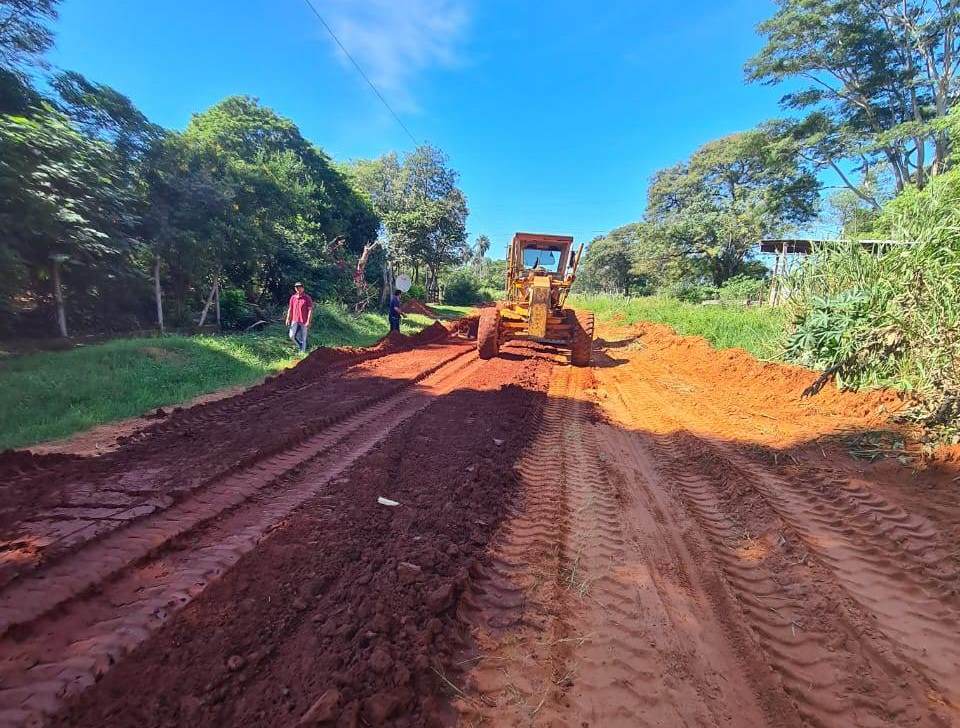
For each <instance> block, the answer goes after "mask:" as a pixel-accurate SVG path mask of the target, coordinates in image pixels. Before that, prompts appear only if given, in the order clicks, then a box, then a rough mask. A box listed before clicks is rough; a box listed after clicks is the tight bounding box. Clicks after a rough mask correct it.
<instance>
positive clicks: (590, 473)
mask: <svg viewBox="0 0 960 728" xmlns="http://www.w3.org/2000/svg"><path fill="white" fill-rule="evenodd" d="M598 359H599V360H600V362H601V363H602V364H605V365H606V366H601V367H598V368H597V369H595V371H594V376H595V378H596V381H594V380H593V379H591V376H590V375H588V374H585V373H578V372H571V371H569V370H567V371H563V370H561V369H558V370H557V379H556V380H555V382H554V383H553V385H552V386H551V390H550V399H549V401H548V404H547V407H546V409H545V413H544V421H543V428H542V432H541V436H540V437H539V438H538V440H537V442H536V443H535V444H534V445H533V446H531V448H529V450H528V453H527V455H526V456H525V457H524V459H523V460H522V462H521V464H520V467H519V472H520V474H521V476H522V482H523V484H524V490H523V493H524V502H523V505H522V506H519V507H518V508H517V510H516V512H515V513H514V517H513V518H512V519H511V521H510V522H509V523H508V524H506V525H505V527H504V528H503V529H502V530H501V532H500V534H499V535H498V537H497V539H496V540H495V544H496V546H495V550H494V554H495V556H496V558H497V562H496V568H494V569H490V570H487V571H485V572H484V573H483V574H482V575H480V576H482V578H481V579H478V580H477V581H476V583H475V585H474V587H473V589H472V591H471V592H470V593H469V594H468V595H467V597H465V599H464V602H463V605H462V608H461V610H462V613H463V615H464V617H465V618H466V619H467V620H468V621H469V622H470V623H472V624H473V632H474V637H475V646H474V651H473V653H472V654H470V655H467V656H465V658H464V659H465V660H468V661H469V664H474V665H476V667H474V668H473V670H472V672H471V674H470V675H469V676H468V680H467V687H468V689H467V691H466V698H465V699H463V700H461V701H460V702H459V703H458V708H459V709H460V712H461V715H462V717H463V719H464V721H465V723H466V724H468V725H470V724H476V725H530V724H533V725H571V726H578V725H583V724H590V725H604V726H606V725H688V724H690V725H693V724H695V725H734V726H744V727H746V726H758V725H769V726H791V725H795V726H806V725H809V726H825V727H826V726H830V727H833V726H836V727H838V728H839V727H840V726H901V725H928V726H945V725H953V724H954V723H955V722H956V721H957V719H958V714H957V711H956V708H955V706H956V692H955V691H956V689H957V685H958V682H957V679H956V675H957V674H960V664H958V662H957V652H956V650H957V647H958V641H957V640H956V638H955V636H956V634H957V630H956V624H957V622H956V611H955V609H956V607H955V599H956V572H955V569H954V563H953V562H952V561H951V559H950V554H949V551H948V550H947V549H946V547H945V544H944V539H943V535H942V533H938V532H937V531H936V529H935V528H934V526H933V525H932V524H931V523H929V522H928V521H926V520H925V519H924V518H922V517H920V516H918V515H916V514H912V513H908V512H907V511H905V510H904V509H903V508H901V507H899V506H897V505H895V504H892V503H890V502H888V501H886V500H885V499H884V498H882V497H881V496H879V495H877V494H876V493H875V492H873V491H872V490H871V489H870V487H869V484H867V483H863V482H861V483H858V482H855V481H851V480H850V479H849V478H846V477H843V476H842V475H841V473H839V472H838V473H836V474H834V475H830V474H829V471H827V472H826V473H825V472H824V470H823V469H821V470H820V471H818V472H817V474H816V475H814V476H811V478H801V479H797V478H796V477H795V476H790V475H787V474H786V471H785V469H784V468H778V467H776V466H775V465H774V462H775V458H769V460H770V462H769V464H768V461H767V460H768V457H769V456H767V455H766V454H765V453H764V451H763V450H762V449H759V448H756V447H753V446H751V445H747V446H743V445H741V444H740V443H731V442H728V441H726V440H723V439H722V438H721V437H718V436H716V435H713V436H711V435H709V434H708V433H710V432H724V431H729V430H730V429H731V423H735V422H736V421H737V419H738V417H739V416H740V413H739V412H733V413H731V412H730V411H729V409H728V407H725V406H723V407H722V406H718V405H716V404H714V403H713V402H712V401H711V397H710V396H709V394H708V393H707V394H704V395H703V396H702V397H698V398H697V399H696V400H692V399H690V400H688V399H687V398H685V397H681V396H679V395H678V392H683V393H684V394H686V393H688V392H689V391H693V388H694V386H695V385H694V384H691V386H690V387H687V386H686V385H685V384H684V382H683V381H682V380H679V379H678V378H677V373H676V372H675V371H672V370H670V369H669V368H667V367H666V366H665V367H664V368H658V367H657V366H656V365H653V366H651V365H650V362H648V361H644V366H643V367H640V366H616V365H615V364H616V363H618V362H616V361H615V360H613V359H612V357H605V356H603V355H602V354H601V355H600V356H599V357H598ZM624 361H627V362H629V361H630V360H629V359H628V360H620V362H619V363H621V364H622V363H624ZM694 368H695V367H694ZM680 402H682V403H683V404H678V403H680ZM754 406H755V405H754ZM731 414H732V416H731ZM753 416H754V417H756V418H759V417H765V415H763V414H760V415H756V414H755V413H754V415H753ZM722 417H727V418H728V420H729V421H728V422H725V423H723V424H724V427H721V426H719V423H718V422H716V420H717V419H718V418H722ZM761 421H762V420H761ZM733 428H734V429H735V428H736V425H735V424H733ZM692 430H696V431H697V432H700V431H702V432H703V434H696V433H695V432H694V431H692ZM757 453H760V455H758V454H757ZM951 635H953V637H951Z"/></svg>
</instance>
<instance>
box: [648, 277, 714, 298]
mask: <svg viewBox="0 0 960 728" xmlns="http://www.w3.org/2000/svg"><path fill="white" fill-rule="evenodd" d="M657 293H658V295H660V296H666V297H667V298H675V299H677V300H678V301H683V302H685V303H703V302H704V301H710V300H713V299H715V298H716V297H717V289H716V288H715V287H714V286H708V285H704V284H701V283H693V282H691V281H679V282H677V283H673V284H671V285H669V286H665V287H663V288H661V289H660V290H659V291H658V292H657Z"/></svg>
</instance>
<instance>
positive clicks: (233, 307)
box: [220, 288, 258, 329]
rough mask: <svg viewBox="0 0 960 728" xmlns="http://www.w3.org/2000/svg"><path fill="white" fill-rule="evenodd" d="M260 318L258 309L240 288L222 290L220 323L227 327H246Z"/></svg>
mask: <svg viewBox="0 0 960 728" xmlns="http://www.w3.org/2000/svg"><path fill="white" fill-rule="evenodd" d="M257 320H258V316H257V311H256V309H255V308H254V307H253V306H252V305H251V304H249V303H248V302H247V297H246V295H245V294H244V292H243V291H241V290H240V289H239V288H223V289H222V290H221V291H220V325H221V326H222V327H223V328H225V329H245V328H247V327H248V326H250V325H252V324H255V323H256V322H257Z"/></svg>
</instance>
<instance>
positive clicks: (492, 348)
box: [477, 233, 593, 366]
mask: <svg viewBox="0 0 960 728" xmlns="http://www.w3.org/2000/svg"><path fill="white" fill-rule="evenodd" d="M582 253H583V246H582V245H581V246H580V248H579V250H578V251H577V253H576V255H574V254H573V238H572V237H569V236H567V235H542V234H534V233H517V234H516V235H514V236H513V241H512V242H511V243H510V248H509V249H508V251H507V273H506V293H507V300H506V301H502V302H500V303H498V304H497V307H496V309H492V310H491V309H488V310H485V311H484V312H483V313H482V314H481V316H480V324H479V327H478V336H477V348H478V350H479V352H480V358H481V359H490V358H492V357H494V356H496V355H497V353H498V352H499V350H500V345H501V344H503V343H505V342H507V341H509V340H511V339H528V340H533V341H541V342H548V343H551V344H558V345H561V346H565V347H568V348H569V349H570V360H571V362H572V363H573V364H575V365H577V366H584V365H586V364H588V363H589V361H590V353H591V349H592V347H593V316H592V314H578V313H575V312H574V311H572V310H570V309H565V308H564V307H563V305H564V303H565V301H566V299H567V295H568V294H569V293H570V286H571V285H572V284H573V281H574V280H575V279H576V270H577V266H578V264H579V262H580V256H581V255H582Z"/></svg>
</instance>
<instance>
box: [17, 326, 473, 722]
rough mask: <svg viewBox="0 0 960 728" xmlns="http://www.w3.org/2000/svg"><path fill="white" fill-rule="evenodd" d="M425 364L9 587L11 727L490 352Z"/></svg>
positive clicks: (83, 677) (66, 692) (56, 701)
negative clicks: (385, 390) (288, 442)
mask: <svg viewBox="0 0 960 728" xmlns="http://www.w3.org/2000/svg"><path fill="white" fill-rule="evenodd" d="M437 362H439V363H437ZM421 366H425V367H426V368H425V369H421V371H420V372H419V373H418V374H417V375H416V376H414V377H412V378H411V379H409V380H405V381H404V382H402V383H398V384H397V385H396V386H395V387H394V389H393V392H392V396H386V397H385V398H383V397H382V398H379V399H377V400H374V401H372V402H371V403H370V404H369V406H367V407H364V408H360V409H359V410H358V411H356V412H355V413H354V414H352V415H351V416H349V417H347V418H346V419H342V420H340V421H338V422H335V423H333V424H331V425H330V426H328V427H327V428H325V429H322V430H320V432H318V433H317V434H315V435H313V436H312V437H310V438H308V439H306V440H305V441H303V442H301V443H298V446H297V447H296V448H295V449H292V450H291V451H289V452H283V453H279V454H277V455H274V456H272V457H269V458H266V459H264V460H261V461H259V462H258V463H257V464H256V465H255V466H254V467H253V468H251V469H249V470H246V471H242V472H240V473H235V474H232V475H229V476H227V477H226V478H224V479H222V480H221V481H218V482H214V483H211V484H210V485H209V486H207V487H206V488H204V489H202V490H200V491H199V492H198V493H196V494H194V495H193V497H190V498H187V499H185V500H183V501H181V502H180V503H177V504H175V505H173V506H171V507H170V508H168V509H166V510H165V511H163V512H162V513H161V514H158V515H157V516H154V517H150V518H145V519H142V520H141V521H139V522H137V523H134V524H132V525H130V526H128V527H127V528H125V529H122V530H118V531H117V532H115V533H113V534H111V535H110V536H107V537H105V538H102V539H100V540H98V541H95V542H93V543H90V544H88V545H86V547H85V548H82V549H80V550H79V551H76V552H74V553H73V554H71V555H69V556H64V557H63V558H62V560H59V561H58V562H56V563H54V564H53V565H52V566H51V567H50V568H48V569H46V570H43V571H42V572H41V574H40V575H39V576H37V577H35V578H31V579H29V580H18V581H15V582H13V584H11V585H9V586H8V587H7V589H5V590H3V591H0V607H2V608H5V611H3V614H4V615H6V619H7V620H8V622H7V623H8V625H12V627H11V626H8V628H7V629H8V631H10V635H9V636H8V637H7V638H6V639H4V640H3V641H2V642H0V686H2V687H0V725H2V726H8V725H9V726H15V725H23V724H25V723H26V722H28V721H31V720H34V719H36V718H37V716H40V715H45V714H52V713H54V712H56V711H57V710H58V709H59V707H60V706H61V705H62V703H63V701H64V700H65V699H67V698H69V697H70V696H71V695H73V694H76V693H78V692H81V691H82V690H84V689H86V688H88V687H90V686H91V685H92V684H93V683H94V682H95V681H96V680H97V679H99V677H101V676H102V675H103V674H104V673H105V672H106V671H107V670H109V669H110V667H111V666H112V665H114V664H116V663H117V662H118V661H119V660H120V659H122V657H123V656H124V655H125V654H126V653H128V652H129V651H130V650H132V649H133V648H135V647H136V646H137V645H138V644H140V643H141V642H143V641H144V640H145V639H147V638H148V636H149V635H150V633H151V632H152V631H153V630H155V629H157V628H158V627H160V626H161V625H162V624H163V623H164V622H165V621H166V620H167V619H168V618H169V617H170V616H171V615H172V614H174V613H175V612H176V611H177V610H178V609H179V608H182V607H183V606H184V605H185V604H186V603H188V602H189V601H190V600H191V599H192V598H194V597H195V596H196V595H197V594H199V593H200V592H201V591H202V590H203V589H204V588H205V587H206V586H207V585H208V584H209V583H210V582H211V581H213V580H215V579H217V578H218V577H219V576H220V575H221V574H223V573H224V572H225V571H227V570H228V569H229V568H230V567H231V566H232V565H233V564H234V563H235V562H236V561H237V560H238V559H239V558H240V557H241V556H242V555H243V554H244V553H246V552H248V551H250V550H251V549H253V548H254V547H255V546H256V545H257V543H258V541H259V540H260V539H261V538H262V537H263V536H264V534H265V533H267V532H268V531H269V529H270V528H271V527H272V526H274V525H275V524H276V523H278V522H279V521H281V520H282V519H283V518H284V517H285V516H287V515H288V514H289V513H291V512H292V511H293V510H294V509H295V508H297V507H298V506H299V505H300V504H302V503H304V502H305V501H306V500H308V499H309V498H311V497H313V496H315V495H316V494H317V493H318V492H320V491H322V490H323V488H324V487H326V486H327V484H328V483H330V481H331V480H333V479H335V478H337V477H338V476H340V475H341V474H342V473H344V472H345V471H346V470H347V468H348V467H349V466H350V465H351V464H352V463H354V462H355V461H356V460H357V459H358V458H360V457H361V456H363V455H364V454H365V453H367V452H368V451H369V450H370V449H371V448H372V447H373V446H375V445H376V444H377V443H378V442H379V441H380V440H382V439H383V438H384V437H385V436H386V435H387V434H388V433H389V432H390V431H392V430H393V429H394V428H396V427H397V426H398V425H399V424H400V423H402V422H403V421H404V420H406V419H408V418H409V417H410V416H412V415H413V414H415V413H416V412H418V411H420V410H422V409H423V408H424V407H426V406H428V405H429V404H430V403H431V402H432V401H433V400H434V399H435V398H436V397H438V396H442V395H443V394H444V393H446V392H449V391H451V389H453V388H455V387H456V386H458V384H459V383H461V382H463V381H465V380H469V379H470V378H471V376H472V375H473V374H474V373H475V370H476V369H477V367H478V360H477V358H476V354H475V353H474V352H473V351H472V347H470V345H469V344H462V343H461V344H450V345H449V346H448V347H447V350H446V351H445V352H443V353H442V354H441V355H440V356H439V358H437V357H436V356H434V357H432V358H431V357H426V359H425V360H424V361H423V362H421ZM93 587H95V589H94V590H93V591H92V592H91V591H90V590H91V588H93ZM25 597H26V598H25ZM54 607H57V609H56V610H54ZM11 615H12V616H11ZM13 627H15V629H14V628H13Z"/></svg>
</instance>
